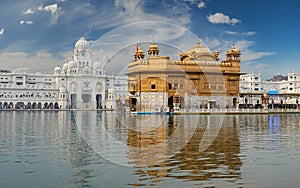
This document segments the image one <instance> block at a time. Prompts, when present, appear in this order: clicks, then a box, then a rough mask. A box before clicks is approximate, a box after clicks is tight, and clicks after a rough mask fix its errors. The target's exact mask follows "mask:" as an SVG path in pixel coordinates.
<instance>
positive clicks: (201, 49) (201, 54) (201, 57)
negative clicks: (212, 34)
mask: <svg viewBox="0 0 300 188" xmlns="http://www.w3.org/2000/svg"><path fill="white" fill-rule="evenodd" d="M186 54H187V55H188V56H189V57H190V58H191V59H192V60H198V61H216V58H215V57H214V55H213V54H212V52H211V51H210V49H208V48H207V47H206V46H203V45H201V44H200V36H198V41H197V45H196V46H193V47H192V48H191V49H190V50H188V52H187V53H186Z"/></svg>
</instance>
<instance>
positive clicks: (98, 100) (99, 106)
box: [96, 94, 102, 109]
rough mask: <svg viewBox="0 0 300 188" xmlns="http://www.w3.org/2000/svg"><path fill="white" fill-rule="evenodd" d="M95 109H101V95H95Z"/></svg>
mask: <svg viewBox="0 0 300 188" xmlns="http://www.w3.org/2000/svg"><path fill="white" fill-rule="evenodd" d="M96 107H97V109H99V108H100V109H102V95H101V94H97V95H96Z"/></svg>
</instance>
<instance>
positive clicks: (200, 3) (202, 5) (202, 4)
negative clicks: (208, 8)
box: [197, 1, 205, 9]
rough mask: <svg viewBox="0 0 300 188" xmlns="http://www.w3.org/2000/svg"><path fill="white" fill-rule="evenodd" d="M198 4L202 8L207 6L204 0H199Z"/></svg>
mask: <svg viewBox="0 0 300 188" xmlns="http://www.w3.org/2000/svg"><path fill="white" fill-rule="evenodd" d="M197 6H198V8H200V9H201V8H205V2H203V1H201V2H199V3H198V5H197Z"/></svg>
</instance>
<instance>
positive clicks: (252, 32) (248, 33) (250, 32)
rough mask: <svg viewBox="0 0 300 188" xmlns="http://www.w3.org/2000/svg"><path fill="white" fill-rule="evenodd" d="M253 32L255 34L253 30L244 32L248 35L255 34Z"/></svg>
mask: <svg viewBox="0 0 300 188" xmlns="http://www.w3.org/2000/svg"><path fill="white" fill-rule="evenodd" d="M255 34H256V32H255V31H248V32H246V35H248V36H252V35H255Z"/></svg>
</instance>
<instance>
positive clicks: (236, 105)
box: [235, 99, 239, 110]
mask: <svg viewBox="0 0 300 188" xmlns="http://www.w3.org/2000/svg"><path fill="white" fill-rule="evenodd" d="M235 108H236V110H239V100H238V99H237V100H236V101H235Z"/></svg>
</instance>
